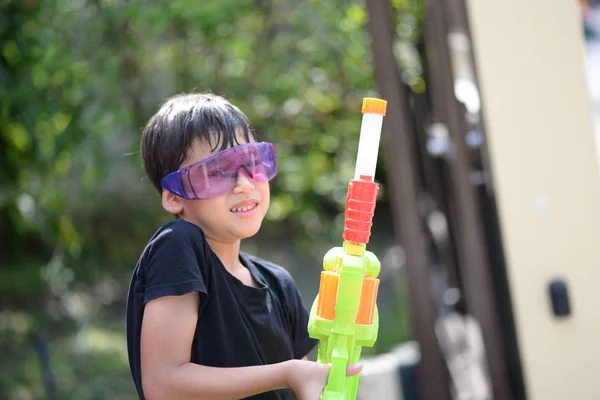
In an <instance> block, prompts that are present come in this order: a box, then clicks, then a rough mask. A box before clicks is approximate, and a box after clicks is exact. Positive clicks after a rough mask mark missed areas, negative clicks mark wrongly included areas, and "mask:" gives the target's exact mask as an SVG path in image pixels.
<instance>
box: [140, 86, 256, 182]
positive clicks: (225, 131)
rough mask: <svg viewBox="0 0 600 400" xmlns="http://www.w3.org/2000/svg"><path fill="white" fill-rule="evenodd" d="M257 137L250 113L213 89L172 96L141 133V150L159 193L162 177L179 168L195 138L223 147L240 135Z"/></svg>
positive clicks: (146, 167)
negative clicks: (215, 93)
mask: <svg viewBox="0 0 600 400" xmlns="http://www.w3.org/2000/svg"><path fill="white" fill-rule="evenodd" d="M240 134H241V136H242V138H243V139H244V140H245V141H246V142H249V141H250V138H252V139H255V140H256V134H255V132H254V130H253V129H252V126H251V124H250V121H249V120H248V117H246V115H245V114H244V113H243V112H242V111H240V109H239V108H237V107H236V106H234V105H233V104H231V103H230V102H229V101H227V100H226V99H224V98H223V97H221V96H217V95H214V94H210V93H204V94H195V93H192V94H180V95H177V96H173V97H170V98H169V99H167V101H166V102H165V103H164V104H163V105H162V107H161V108H160V109H159V110H158V112H157V113H156V114H155V115H154V116H153V117H152V118H150V120H149V121H148V123H147V124H146V126H145V128H144V131H143V133H142V141H141V146H140V150H141V154H142V161H143V165H144V168H145V170H146V173H147V174H148V177H149V178H150V181H151V182H152V184H153V185H154V187H155V188H156V189H157V190H158V192H159V193H162V188H161V186H160V181H161V179H162V178H163V177H165V176H166V175H167V174H169V173H171V172H173V171H176V170H177V169H179V166H180V165H181V163H182V162H183V161H184V160H185V158H186V157H187V155H188V152H189V150H190V148H191V146H192V144H193V143H194V141H195V140H200V141H201V142H203V143H207V144H209V145H210V146H211V151H213V152H214V151H215V150H217V149H218V151H221V150H224V149H226V148H228V147H231V146H234V145H235V144H240V143H238V136H239V135H240Z"/></svg>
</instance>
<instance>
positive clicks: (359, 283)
mask: <svg viewBox="0 0 600 400" xmlns="http://www.w3.org/2000/svg"><path fill="white" fill-rule="evenodd" d="M386 107H387V102H386V101H384V100H380V99H373V98H366V99H364V100H363V106H362V113H363V121H362V126H361V133H360V140H359V146H358V156H357V160H356V169H355V175H354V179H351V180H350V182H349V184H348V195H347V197H346V211H345V223H344V235H343V238H344V242H343V246H342V247H334V248H332V249H331V250H329V251H328V252H327V254H325V257H324V259H323V269H324V270H323V271H322V272H321V282H320V286H319V294H318V296H317V298H316V299H315V301H314V303H313V306H312V308H311V312H310V319H309V322H308V332H309V334H310V336H311V337H312V338H314V339H318V340H319V346H318V358H317V362H319V363H327V364H331V371H330V373H329V379H328V381H327V384H326V386H325V388H324V390H323V392H322V394H321V399H322V400H354V399H356V392H357V390H358V381H359V376H358V375H356V376H352V377H347V376H346V368H347V366H348V365H349V364H355V363H357V362H358V361H359V359H360V355H361V350H362V347H364V346H368V347H371V346H373V345H374V344H375V342H376V340H377V333H378V330H379V315H378V312H377V304H376V302H377V292H378V288H379V279H377V277H378V275H379V270H380V263H379V260H378V259H377V257H376V256H375V254H373V253H372V252H370V251H367V250H366V247H367V243H368V242H369V237H370V235H371V225H372V219H373V214H374V212H375V203H376V200H377V194H378V192H379V185H378V184H377V183H375V182H374V180H373V177H374V175H375V167H376V164H377V154H378V150H379V139H380V137H381V126H382V123H383V117H384V115H385V112H386Z"/></svg>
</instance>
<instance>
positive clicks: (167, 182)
mask: <svg viewBox="0 0 600 400" xmlns="http://www.w3.org/2000/svg"><path fill="white" fill-rule="evenodd" d="M160 184H161V186H162V188H163V189H166V190H168V191H169V192H171V193H173V194H176V195H177V196H179V197H185V196H184V194H183V188H182V187H181V181H180V180H179V174H178V171H175V172H173V173H170V174H169V175H167V176H165V177H164V178H163V179H162V181H161V182H160Z"/></svg>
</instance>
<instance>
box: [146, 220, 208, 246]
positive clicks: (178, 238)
mask: <svg viewBox="0 0 600 400" xmlns="http://www.w3.org/2000/svg"><path fill="white" fill-rule="evenodd" d="M205 241H206V239H205V236H204V232H203V231H202V229H201V228H200V227H199V226H197V225H195V224H192V223H191V222H187V221H185V220H182V219H176V220H174V221H171V222H169V223H167V224H165V225H163V226H161V227H160V228H159V229H158V230H157V231H156V232H155V233H154V235H152V238H151V239H150V241H149V242H148V245H147V247H146V252H153V251H155V250H156V249H157V248H160V247H163V246H169V247H188V246H191V247H196V246H202V245H203V243H204V242H205Z"/></svg>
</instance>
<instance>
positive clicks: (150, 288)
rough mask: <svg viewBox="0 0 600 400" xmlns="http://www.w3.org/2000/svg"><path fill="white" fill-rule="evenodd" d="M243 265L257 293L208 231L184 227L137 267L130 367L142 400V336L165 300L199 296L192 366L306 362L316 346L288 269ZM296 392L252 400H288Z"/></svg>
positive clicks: (166, 231)
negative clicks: (156, 305) (233, 270)
mask: <svg viewBox="0 0 600 400" xmlns="http://www.w3.org/2000/svg"><path fill="white" fill-rule="evenodd" d="M240 261H241V262H242V264H243V265H244V266H245V267H246V268H248V270H249V271H250V273H251V274H252V277H253V278H254V280H255V281H256V282H257V283H258V286H259V287H258V288H255V287H250V286H246V285H244V284H243V283H242V282H240V281H239V280H238V279H237V278H235V277H234V276H233V275H232V274H230V273H229V272H228V271H227V270H226V269H225V267H224V266H223V264H222V263H221V261H220V260H219V258H218V257H217V256H216V255H215V254H214V253H213V251H212V250H211V249H210V247H209V245H208V243H207V241H206V239H205V237H204V233H203V232H202V230H201V229H200V228H199V227H198V226H196V225H195V224H192V223H189V222H186V221H184V220H181V219H177V220H175V221H172V222H170V223H168V224H166V225H165V226H163V227H162V228H160V229H159V230H158V231H157V232H156V233H155V234H154V236H153V237H152V239H151V240H150V242H149V243H148V245H147V246H146V248H145V249H144V251H143V253H142V255H141V256H140V259H139V261H138V263H137V265H136V267H135V270H134V272H133V276H132V279H131V283H130V287H129V296H128V300H127V347H128V352H129V365H130V368H131V373H132V375H133V379H134V382H135V385H136V388H137V391H138V395H139V397H140V399H144V395H143V393H142V376H141V368H140V333H141V328H142V318H143V315H144V306H145V304H146V302H148V301H150V300H152V299H155V298H157V297H161V296H173V295H175V296H178V295H183V294H186V293H189V292H192V291H197V292H199V294H200V308H199V310H198V323H197V325H196V332H195V334H194V339H193V342H192V347H191V349H190V351H191V362H193V363H196V364H201V365H206V366H211V367H244V366H252V365H264V364H273V363H277V362H281V361H285V360H289V359H292V358H302V357H304V356H305V355H306V354H307V353H308V352H309V351H310V350H311V349H312V348H313V347H314V346H315V345H316V341H315V340H313V339H310V338H309V336H308V332H307V324H308V312H307V310H306V308H305V307H304V305H303V303H302V299H301V297H300V293H299V292H298V290H297V288H296V286H295V284H294V281H293V279H292V277H291V275H290V274H289V272H287V271H286V270H285V269H284V268H282V267H280V266H278V265H275V264H273V263H270V262H267V261H264V260H262V259H260V258H258V257H254V256H251V255H249V254H246V253H241V254H240ZM288 397H289V390H287V389H285V390H278V391H273V392H268V393H263V394H259V395H256V396H253V397H251V399H253V400H258V399H260V400H281V399H287V398H288Z"/></svg>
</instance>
